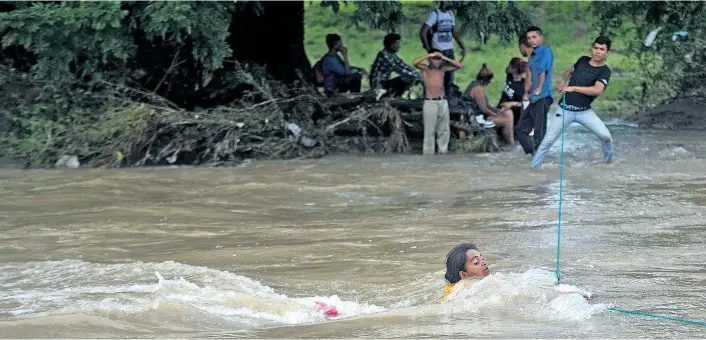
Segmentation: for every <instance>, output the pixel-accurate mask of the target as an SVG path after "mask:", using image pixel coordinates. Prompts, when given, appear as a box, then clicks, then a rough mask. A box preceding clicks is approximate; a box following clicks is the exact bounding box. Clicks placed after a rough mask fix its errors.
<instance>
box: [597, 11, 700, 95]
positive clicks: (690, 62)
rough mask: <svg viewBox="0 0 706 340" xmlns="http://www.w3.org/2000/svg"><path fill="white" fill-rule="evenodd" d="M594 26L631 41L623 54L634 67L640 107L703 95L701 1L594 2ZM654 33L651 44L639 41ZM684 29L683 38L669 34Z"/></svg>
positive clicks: (606, 32)
mask: <svg viewBox="0 0 706 340" xmlns="http://www.w3.org/2000/svg"><path fill="white" fill-rule="evenodd" d="M594 9H595V11H596V23H597V24H598V25H600V27H601V30H602V31H603V32H604V33H605V34H609V35H615V34H620V35H623V36H630V37H633V38H632V39H631V40H630V43H629V44H628V51H629V53H632V54H634V55H635V57H636V59H637V60H638V64H639V66H640V68H639V72H640V74H639V75H640V77H641V78H642V79H643V80H644V82H643V93H642V96H641V98H640V104H641V106H642V108H643V109H644V108H647V107H649V106H652V105H655V104H657V103H659V102H661V101H663V100H665V99H668V98H674V97H680V96H689V95H694V93H700V94H701V95H702V96H703V95H704V94H706V70H705V69H704V68H703V64H704V62H706V40H705V39H706V23H705V22H704V21H703V18H704V17H706V3H704V2H686V1H659V2H644V3H640V2H596V3H594ZM657 29H658V30H659V31H658V34H657V36H656V39H655V40H654V43H653V44H652V45H651V46H645V43H644V42H645V40H646V38H647V37H648V35H649V34H650V32H652V31H653V30H657ZM680 31H685V32H688V36H686V37H680V36H674V33H676V32H680Z"/></svg>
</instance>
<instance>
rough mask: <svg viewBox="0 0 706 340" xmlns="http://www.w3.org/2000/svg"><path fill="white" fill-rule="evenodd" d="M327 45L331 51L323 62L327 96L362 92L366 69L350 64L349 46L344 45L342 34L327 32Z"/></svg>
mask: <svg viewBox="0 0 706 340" xmlns="http://www.w3.org/2000/svg"><path fill="white" fill-rule="evenodd" d="M326 45H327V46H328V49H329V51H328V53H327V54H326V55H325V56H324V58H323V61H322V62H321V64H322V68H321V69H322V72H323V74H324V93H325V94H326V96H329V97H330V96H332V95H334V94H337V93H343V92H348V91H350V92H360V85H361V83H362V81H363V75H367V72H366V71H365V69H363V68H360V67H351V66H350V64H349V63H348V48H346V46H345V45H343V40H342V39H341V36H340V35H338V34H327V35H326ZM339 52H340V53H341V54H342V55H343V59H341V57H340V56H339V55H338V53H339Z"/></svg>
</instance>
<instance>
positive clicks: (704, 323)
mask: <svg viewBox="0 0 706 340" xmlns="http://www.w3.org/2000/svg"><path fill="white" fill-rule="evenodd" d="M561 100H562V104H563V105H562V108H561V155H560V161H559V164H560V165H559V221H558V223H557V241H556V280H557V283H558V282H559V280H560V276H559V260H560V259H561V257H560V253H561V212H562V202H563V201H564V198H563V196H564V190H563V188H564V185H563V184H564V122H565V121H564V117H565V116H566V109H564V107H565V106H566V94H563V95H562V98H561ZM608 310H610V311H614V312H619V313H624V314H631V315H639V316H644V317H648V318H655V319H662V320H671V321H678V322H684V323H689V324H692V325H698V326H704V327H706V321H698V320H690V319H684V318H678V317H675V316H669V315H661V314H651V313H645V312H639V311H635V310H629V309H623V308H618V307H610V308H608Z"/></svg>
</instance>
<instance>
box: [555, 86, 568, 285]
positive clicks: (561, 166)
mask: <svg viewBox="0 0 706 340" xmlns="http://www.w3.org/2000/svg"><path fill="white" fill-rule="evenodd" d="M561 100H562V104H564V105H562V108H561V154H560V156H559V158H560V161H559V217H558V220H559V222H557V231H558V232H557V237H556V282H557V283H559V281H560V279H561V277H560V276H559V261H560V259H561V256H560V255H561V211H562V202H563V201H564V199H563V196H564V117H566V110H565V109H564V107H565V106H566V94H563V95H562V98H561Z"/></svg>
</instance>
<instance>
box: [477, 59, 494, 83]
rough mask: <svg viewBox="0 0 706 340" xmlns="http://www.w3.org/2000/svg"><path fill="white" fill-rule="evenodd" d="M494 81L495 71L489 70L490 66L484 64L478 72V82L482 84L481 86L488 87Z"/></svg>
mask: <svg viewBox="0 0 706 340" xmlns="http://www.w3.org/2000/svg"><path fill="white" fill-rule="evenodd" d="M492 79H493V71H491V70H490V69H489V68H488V64H483V66H482V67H481V68H480V71H478V75H476V80H477V81H478V82H480V84H481V85H488V84H490V80H492Z"/></svg>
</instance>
